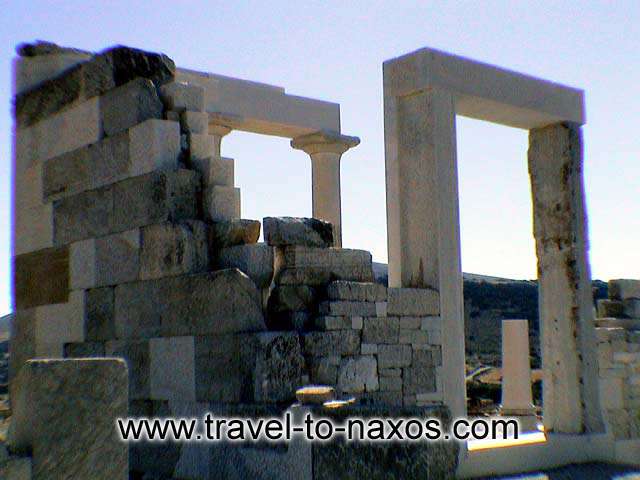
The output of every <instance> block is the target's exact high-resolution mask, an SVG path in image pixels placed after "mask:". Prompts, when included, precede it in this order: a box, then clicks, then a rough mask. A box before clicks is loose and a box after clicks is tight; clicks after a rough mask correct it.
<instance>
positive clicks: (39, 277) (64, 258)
mask: <svg viewBox="0 0 640 480" xmlns="http://www.w3.org/2000/svg"><path fill="white" fill-rule="evenodd" d="M14 269H15V273H14V291H15V302H16V308H18V309H24V308H31V307H35V306H37V305H48V304H51V303H63V302H66V301H67V298H68V297H69V249H68V248H67V247H58V248H47V249H44V250H38V251H36V252H32V253H25V254H23V255H18V256H16V257H15V258H14Z"/></svg>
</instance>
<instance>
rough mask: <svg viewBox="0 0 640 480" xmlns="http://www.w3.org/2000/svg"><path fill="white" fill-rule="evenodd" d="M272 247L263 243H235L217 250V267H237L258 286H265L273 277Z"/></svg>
mask: <svg viewBox="0 0 640 480" xmlns="http://www.w3.org/2000/svg"><path fill="white" fill-rule="evenodd" d="M273 261H274V259H273V247H270V246H269V245H267V244H265V243H254V244H249V245H236V246H233V247H226V248H223V249H221V250H220V251H219V252H218V255H217V257H216V260H215V266H216V267H217V268H237V269H238V270H240V271H241V272H244V273H245V274H246V275H248V276H249V278H250V279H251V280H253V282H254V283H255V284H256V286H257V287H258V288H266V287H268V286H269V285H270V284H271V280H272V279H273Z"/></svg>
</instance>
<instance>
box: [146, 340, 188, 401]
mask: <svg viewBox="0 0 640 480" xmlns="http://www.w3.org/2000/svg"><path fill="white" fill-rule="evenodd" d="M195 383H196V375H195V341H194V338H193V337H170V338H152V339H151V340H149V391H150V398H151V399H152V400H169V401H172V400H173V401H195V400H196V385H195Z"/></svg>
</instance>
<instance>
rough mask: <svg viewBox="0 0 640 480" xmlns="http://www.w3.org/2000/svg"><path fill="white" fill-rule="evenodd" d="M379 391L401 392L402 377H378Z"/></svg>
mask: <svg viewBox="0 0 640 480" xmlns="http://www.w3.org/2000/svg"><path fill="white" fill-rule="evenodd" d="M380 391H381V392H401V391H402V378H400V377H382V376H381V377H380Z"/></svg>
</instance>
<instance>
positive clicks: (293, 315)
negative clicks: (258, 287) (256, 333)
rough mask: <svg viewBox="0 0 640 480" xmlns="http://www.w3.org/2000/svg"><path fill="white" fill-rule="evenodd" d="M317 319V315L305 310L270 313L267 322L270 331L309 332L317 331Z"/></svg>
mask: <svg viewBox="0 0 640 480" xmlns="http://www.w3.org/2000/svg"><path fill="white" fill-rule="evenodd" d="M315 317H316V314H315V313H311V312H307V311H303V310H299V311H282V312H268V315H267V317H266V319H265V321H266V322H267V328H268V329H269V330H278V331H280V330H295V331H297V332H307V331H310V330H314V329H315V327H314V325H315V324H314V322H315Z"/></svg>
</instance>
